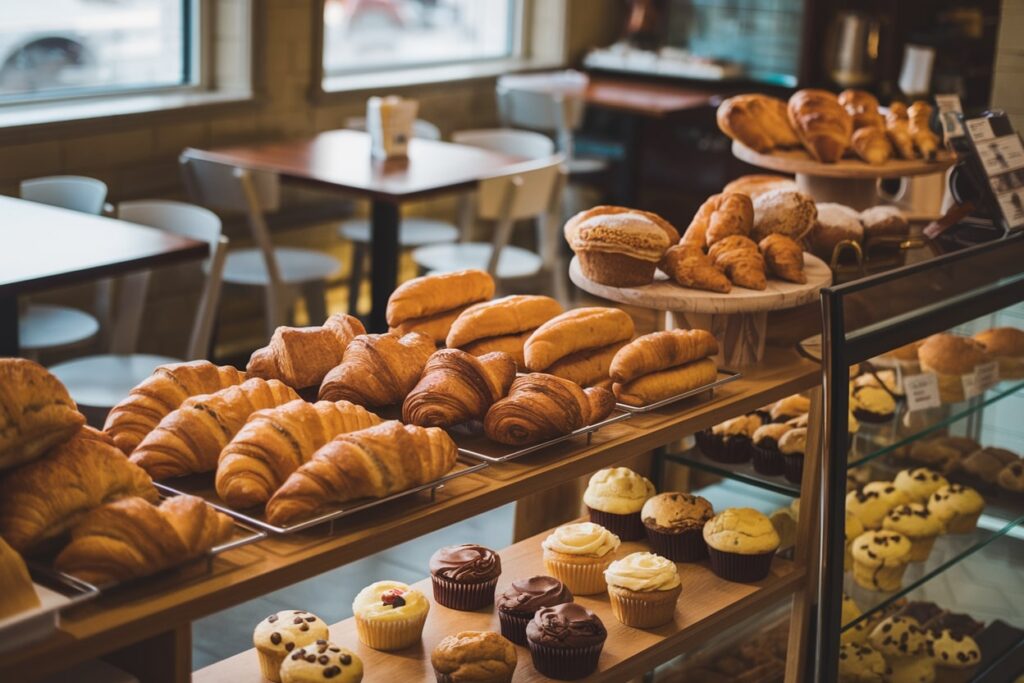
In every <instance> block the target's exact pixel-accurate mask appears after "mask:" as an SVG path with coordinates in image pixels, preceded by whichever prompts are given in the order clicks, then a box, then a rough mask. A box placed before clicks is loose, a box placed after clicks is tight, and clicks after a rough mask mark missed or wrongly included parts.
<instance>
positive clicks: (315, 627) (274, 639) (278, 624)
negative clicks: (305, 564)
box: [252, 609, 330, 681]
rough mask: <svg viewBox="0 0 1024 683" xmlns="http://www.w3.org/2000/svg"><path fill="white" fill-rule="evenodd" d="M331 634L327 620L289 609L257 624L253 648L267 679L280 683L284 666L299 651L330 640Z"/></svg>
mask: <svg viewBox="0 0 1024 683" xmlns="http://www.w3.org/2000/svg"><path fill="white" fill-rule="evenodd" d="M329 636H330V633H329V631H328V629H327V624H325V623H324V621H323V619H321V618H320V617H318V616H316V615H315V614H313V613H312V612H306V611H305V610H298V609H288V610H284V611H283V612H278V613H277V614H271V615H270V616H269V617H267V618H266V619H264V620H263V621H261V622H260V623H258V624H256V630H255V631H254V632H253V634H252V644H253V645H255V646H256V655H257V657H259V661H260V671H262V672H263V677H264V678H266V679H268V680H271V681H280V680H281V675H280V670H281V663H282V662H283V661H284V658H285V657H286V656H288V653H290V652H292V651H293V650H294V649H295V648H297V647H302V646H304V645H309V644H310V643H315V642H316V641H318V640H327V638H328V637H329Z"/></svg>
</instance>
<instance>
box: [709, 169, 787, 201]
mask: <svg viewBox="0 0 1024 683" xmlns="http://www.w3.org/2000/svg"><path fill="white" fill-rule="evenodd" d="M796 189H797V186H796V181H794V180H793V179H792V178H790V177H789V176H784V175H775V174H772V173H753V174H750V175H743V176H740V177H739V178H737V179H736V180H733V181H730V182H729V183H727V184H726V186H725V187H723V188H722V194H728V193H730V192H738V193H740V194H745V195H747V196H748V197H750V199H751V201H753V200H754V199H757V198H758V197H759V196H760V195H762V194H764V193H765V192H770V191H772V190H796Z"/></svg>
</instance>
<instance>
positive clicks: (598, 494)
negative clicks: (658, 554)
mask: <svg viewBox="0 0 1024 683" xmlns="http://www.w3.org/2000/svg"><path fill="white" fill-rule="evenodd" d="M653 495H654V484H652V483H651V481H650V480H649V479H648V478H647V477H644V476H642V475H639V474H637V473H636V472H634V471H633V470H631V469H629V468H628V467H611V468H608V469H604V470H598V471H597V472H595V473H594V475H593V476H592V477H590V482H589V483H588V484H587V490H586V491H585V492H584V493H583V502H584V503H585V504H586V506H587V510H589V511H590V521H591V522H593V523H595V524H600V525H601V526H603V527H604V528H605V529H608V531H611V532H612V533H613V534H615V535H616V536H618V537H619V538H620V539H622V540H623V541H635V540H637V539H640V538H643V537H644V525H643V523H642V522H641V521H640V508H642V507H643V506H644V502H645V501H646V500H647V499H648V498H650V497H651V496H653Z"/></svg>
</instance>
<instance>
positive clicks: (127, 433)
mask: <svg viewBox="0 0 1024 683" xmlns="http://www.w3.org/2000/svg"><path fill="white" fill-rule="evenodd" d="M244 381H245V373H243V372H241V371H239V370H237V369H235V368H233V367H231V366H230V365H222V366H219V367H218V366H216V365H214V364H213V363H211V362H210V361H206V360H196V361H191V362H189V363H174V364H171V365H161V366H160V367H158V368H157V369H156V370H154V371H153V374H152V375H150V376H149V377H147V378H146V379H145V380H143V381H142V383H141V384H139V385H138V386H137V387H135V388H134V389H132V390H131V392H130V393H129V394H128V396H127V397H126V398H125V399H124V400H123V401H121V402H120V403H118V404H117V405H116V406H114V407H113V408H112V409H111V411H110V413H109V414H108V415H107V421H106V424H104V426H103V430H104V431H105V432H107V433H108V434H110V436H111V437H112V438H113V439H114V443H115V444H116V445H117V447H118V448H120V449H121V450H122V451H124V453H125V454H131V452H132V451H134V450H135V448H136V447H137V446H138V445H139V444H140V443H142V440H143V439H144V438H145V437H146V435H147V434H149V433H150V432H151V431H153V430H154V429H156V426H157V425H158V424H160V420H162V419H164V418H165V417H166V416H167V414H168V413H170V412H171V411H172V410H174V409H175V408H177V407H178V406H180V405H181V404H182V403H184V401H185V399H187V398H189V397H190V396H198V395H199V394H212V393H214V392H215V391H220V390H221V389H226V388H228V387H231V386H235V385H236V384H241V383H242V382H244Z"/></svg>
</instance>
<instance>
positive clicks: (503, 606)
mask: <svg viewBox="0 0 1024 683" xmlns="http://www.w3.org/2000/svg"><path fill="white" fill-rule="evenodd" d="M572 600H573V598H572V592H571V591H570V590H569V589H568V588H566V586H565V584H564V583H562V582H561V581H559V580H558V579H556V578H555V577H553V576H531V577H530V578H528V579H516V580H515V581H513V582H512V584H511V585H510V586H509V587H508V588H506V589H505V592H504V593H502V594H501V595H500V596H499V597H498V599H497V600H496V601H495V602H496V603H497V606H498V621H499V622H501V635H503V636H505V637H506V638H508V639H509V640H511V641H512V642H513V643H515V644H516V645H523V646H525V645H526V625H527V624H528V623H530V620H531V619H533V615H534V614H536V613H537V610H539V609H540V608H541V607H553V606H555V605H561V604H562V603H563V602H572Z"/></svg>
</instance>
